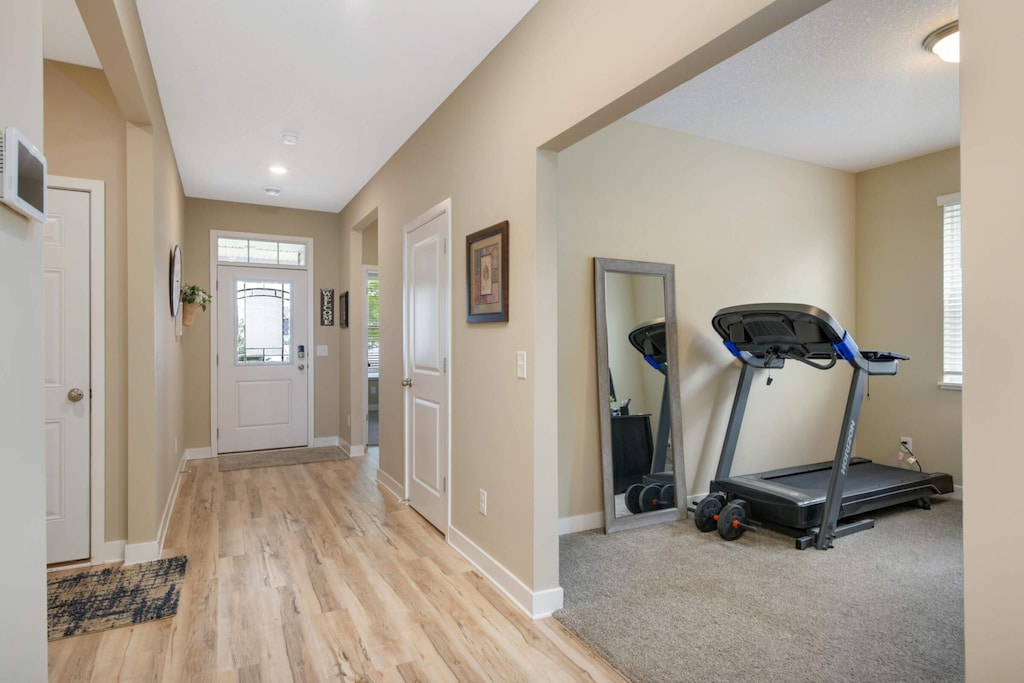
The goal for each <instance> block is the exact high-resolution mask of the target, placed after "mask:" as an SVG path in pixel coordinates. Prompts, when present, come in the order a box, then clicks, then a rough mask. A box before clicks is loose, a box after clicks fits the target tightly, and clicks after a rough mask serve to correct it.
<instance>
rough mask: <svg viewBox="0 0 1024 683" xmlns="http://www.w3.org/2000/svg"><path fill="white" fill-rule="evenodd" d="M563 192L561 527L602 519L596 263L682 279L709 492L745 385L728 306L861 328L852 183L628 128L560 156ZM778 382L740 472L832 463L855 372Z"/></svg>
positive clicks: (789, 372)
mask: <svg viewBox="0 0 1024 683" xmlns="http://www.w3.org/2000/svg"><path fill="white" fill-rule="evenodd" d="M558 187H559V192H560V194H559V228H560V229H559V235H558V383H559V387H560V388H561V389H563V391H561V392H560V394H559V399H560V400H559V408H558V415H559V515H560V516H561V517H571V516H576V515H583V514H588V513H593V512H599V511H601V510H602V509H603V503H602V498H601V457H600V452H601V451H600V439H599V426H598V414H597V409H598V408H597V406H598V399H597V377H596V371H597V369H596V357H597V356H596V354H597V350H596V345H595V341H594V292H593V289H594V285H593V279H594V278H593V272H594V266H593V259H594V257H595V256H603V257H611V258H621V259H630V260H638V261H657V262H662V263H671V264H673V265H675V278H676V301H677V310H676V315H677V316H678V320H679V325H678V330H679V347H680V348H679V350H678V353H679V356H678V358H679V362H680V368H681V372H680V376H681V377H682V415H683V457H684V460H685V462H686V481H687V487H688V489H689V492H690V493H691V494H692V493H700V492H705V491H707V490H708V483H709V481H710V480H711V478H712V476H713V475H714V471H715V467H716V466H717V464H718V455H719V451H720V449H721V444H722V440H723V438H724V433H725V426H726V423H727V421H728V418H729V410H730V408H731V405H732V398H733V395H734V393H735V389H736V381H737V378H738V365H737V364H736V363H735V362H734V361H733V359H732V356H731V355H730V354H729V352H728V351H726V349H725V348H724V347H723V346H722V342H721V340H720V338H719V337H718V335H717V334H715V332H714V330H713V329H712V328H711V318H712V316H713V315H714V313H715V311H717V310H718V309H720V308H723V307H725V306H734V305H738V304H743V303H753V302H765V301H780V302H801V303H808V304H812V305H815V306H820V307H822V308H824V309H825V310H827V311H829V312H830V313H832V315H833V316H835V317H836V318H837V319H838V320H839V321H840V322H841V323H842V324H844V325H847V326H849V327H851V328H852V327H853V322H852V321H853V318H854V296H853V281H854V201H855V200H854V177H853V175H851V174H849V173H843V172H840V171H834V170H831V169H826V168H823V167H820V166H814V165H812V164H807V163H803V162H798V161H793V160H790V159H784V158H782V157H777V156H773V155H770V154H764V153H762V152H755V151H752V150H748V149H743V148H740V147H735V146H732V145H726V144H722V143H717V142H713V141H710V140H704V139H700V138H695V137H692V136H688V135H682V134H680V133H675V132H672V131H668V130H665V129H662V128H656V127H654V126H648V125H645V124H641V123H635V122H632V121H628V120H623V121H620V122H618V123H615V124H613V125H611V126H609V127H608V128H606V129H604V130H603V131H601V132H599V133H596V134H595V135H592V136H591V137H589V138H587V139H586V140H584V141H582V142H580V143H577V144H576V145H574V146H573V147H571V148H569V149H568V150H566V151H564V152H562V154H561V155H560V156H559V164H558ZM635 355H636V354H635ZM765 377H766V375H765V373H763V372H759V373H758V375H757V376H756V377H755V381H754V385H753V387H752V390H751V394H750V404H749V406H748V410H747V415H746V419H745V421H744V426H743V430H742V432H741V435H740V442H739V447H738V449H737V453H736V460H735V464H734V469H733V471H734V472H735V473H737V474H740V473H744V472H756V471H762V470H767V469H772V468H774V467H784V466H787V465H797V464H802V463H807V462H814V461H818V460H822V459H830V458H831V456H832V454H833V453H834V450H835V443H836V439H837V437H838V435H839V426H840V423H841V421H842V415H843V406H844V405H845V401H846V391H847V388H848V386H849V381H850V372H849V371H848V369H847V368H839V369H836V370H834V371H831V372H827V373H823V372H820V371H816V370H812V369H810V368H807V367H805V366H803V365H801V364H799V363H789V364H787V366H786V367H785V369H783V370H781V371H776V372H775V373H774V377H775V381H774V383H773V384H772V386H771V387H768V386H766V384H765V381H764V379H765ZM565 389H571V390H565Z"/></svg>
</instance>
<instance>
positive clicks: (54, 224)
mask: <svg viewBox="0 0 1024 683" xmlns="http://www.w3.org/2000/svg"><path fill="white" fill-rule="evenodd" d="M48 201H49V206H48V210H49V216H48V220H47V222H46V227H45V228H44V237H43V244H44V257H43V258H44V261H43V281H44V292H45V304H44V305H45V316H46V351H45V359H46V361H45V374H44V380H43V381H44V386H45V389H44V393H45V395H46V422H45V427H44V429H45V433H46V437H45V443H46V450H45V454H46V561H47V563H51V564H52V563H55V562H69V561H72V560H83V559H88V558H89V556H90V538H89V533H90V526H89V521H90V520H89V504H90V503H89V494H90V489H89V474H90V463H89V418H90V415H89V411H90V403H91V400H90V389H89V386H90V383H89V193H88V192H76V191H72V190H55V189H50V190H49V198H48Z"/></svg>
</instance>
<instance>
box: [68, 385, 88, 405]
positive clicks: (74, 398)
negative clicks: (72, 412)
mask: <svg viewBox="0 0 1024 683" xmlns="http://www.w3.org/2000/svg"><path fill="white" fill-rule="evenodd" d="M83 398H85V392H84V391H82V390H81V389H77V388H76V389H72V390H71V391H69V392H68V400H69V401H71V402H72V403H78V402H79V401H81V400H82V399H83Z"/></svg>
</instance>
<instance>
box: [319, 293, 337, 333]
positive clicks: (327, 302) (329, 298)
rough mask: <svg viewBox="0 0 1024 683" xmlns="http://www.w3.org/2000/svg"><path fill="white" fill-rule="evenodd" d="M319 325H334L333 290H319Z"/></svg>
mask: <svg viewBox="0 0 1024 683" xmlns="http://www.w3.org/2000/svg"><path fill="white" fill-rule="evenodd" d="M320 325H321V327H330V326H332V325H334V290H333V289H321V290H320Z"/></svg>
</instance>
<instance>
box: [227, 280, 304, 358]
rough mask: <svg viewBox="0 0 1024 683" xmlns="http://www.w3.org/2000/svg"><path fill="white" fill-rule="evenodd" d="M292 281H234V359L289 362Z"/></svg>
mask: <svg viewBox="0 0 1024 683" xmlns="http://www.w3.org/2000/svg"><path fill="white" fill-rule="evenodd" d="M291 323H292V284H291V283H290V282H284V281H271V280H236V281H235V334H236V339H237V340H238V342H237V359H236V360H237V362H238V363H240V364H254V363H290V362H292V329H291Z"/></svg>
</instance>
